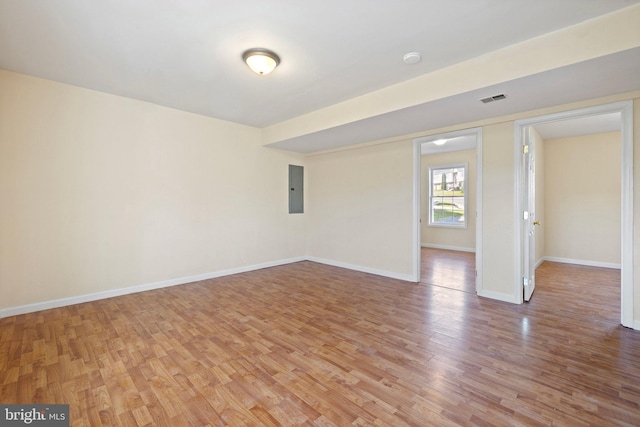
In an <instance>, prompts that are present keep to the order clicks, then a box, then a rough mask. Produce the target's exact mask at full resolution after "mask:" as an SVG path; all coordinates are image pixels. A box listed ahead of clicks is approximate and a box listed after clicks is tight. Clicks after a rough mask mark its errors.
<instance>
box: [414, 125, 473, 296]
mask: <svg viewBox="0 0 640 427" xmlns="http://www.w3.org/2000/svg"><path fill="white" fill-rule="evenodd" d="M466 135H475V137H476V174H475V179H476V205H475V206H474V207H471V206H467V208H468V209H475V214H476V247H475V249H476V267H475V269H476V293H477V294H478V295H482V293H483V287H482V128H481V127H477V128H470V129H462V130H457V131H453V132H445V133H439V134H434V135H429V136H422V137H418V138H414V140H413V274H412V276H413V280H414V281H415V282H419V281H420V264H421V257H420V249H421V247H422V246H421V244H422V242H421V234H422V229H421V227H420V220H421V218H422V206H421V205H422V203H420V200H421V199H420V196H421V194H422V188H423V183H422V152H421V146H422V144H423V143H425V142H430V141H434V140H436V139H449V138H456V137H459V136H466Z"/></svg>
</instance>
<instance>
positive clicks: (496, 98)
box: [480, 93, 507, 104]
mask: <svg viewBox="0 0 640 427" xmlns="http://www.w3.org/2000/svg"><path fill="white" fill-rule="evenodd" d="M506 97H507V95H505V94H504V93H501V94H499V95H493V96H488V97H486V98H482V99H481V100H480V101H482V103H483V104H488V103H489V102H493V101H500V100H501V99H505V98H506Z"/></svg>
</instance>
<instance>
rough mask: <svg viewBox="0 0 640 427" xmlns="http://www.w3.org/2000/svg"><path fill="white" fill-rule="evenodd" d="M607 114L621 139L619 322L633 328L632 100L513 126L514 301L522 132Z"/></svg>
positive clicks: (518, 292)
mask: <svg viewBox="0 0 640 427" xmlns="http://www.w3.org/2000/svg"><path fill="white" fill-rule="evenodd" d="M607 113H620V139H621V144H620V145H621V150H620V155H621V192H622V202H621V211H622V218H621V219H622V222H621V230H620V232H621V243H622V244H621V246H622V248H621V260H620V261H621V263H620V264H621V270H620V273H621V280H620V282H621V283H620V287H621V292H620V313H621V315H620V317H621V320H620V322H621V323H622V325H623V326H626V327H628V328H633V326H634V321H633V311H634V303H633V280H634V271H633V214H634V212H633V101H622V102H616V103H613V104H605V105H597V106H593V107H588V108H582V109H578V110H571V111H564V112H560V113H555V114H548V115H544V116H538V117H531V118H527V119H522V120H517V121H516V122H515V124H514V141H515V144H514V159H515V161H514V165H515V175H514V186H515V202H516V203H515V210H514V219H515V221H514V223H515V248H514V249H515V269H514V272H515V274H516V277H515V278H514V291H513V292H514V299H515V301H516V302H517V303H519V304H522V303H523V291H522V289H523V284H522V277H523V273H524V266H523V258H522V254H523V253H524V247H523V245H524V239H523V234H522V233H523V221H522V206H523V203H522V197H523V185H524V178H523V173H524V171H523V167H522V164H521V163H522V162H521V156H522V129H523V128H524V127H526V126H535V125H536V124H540V123H544V122H553V121H561V120H566V119H574V118H579V117H587V116H595V115H600V114H607Z"/></svg>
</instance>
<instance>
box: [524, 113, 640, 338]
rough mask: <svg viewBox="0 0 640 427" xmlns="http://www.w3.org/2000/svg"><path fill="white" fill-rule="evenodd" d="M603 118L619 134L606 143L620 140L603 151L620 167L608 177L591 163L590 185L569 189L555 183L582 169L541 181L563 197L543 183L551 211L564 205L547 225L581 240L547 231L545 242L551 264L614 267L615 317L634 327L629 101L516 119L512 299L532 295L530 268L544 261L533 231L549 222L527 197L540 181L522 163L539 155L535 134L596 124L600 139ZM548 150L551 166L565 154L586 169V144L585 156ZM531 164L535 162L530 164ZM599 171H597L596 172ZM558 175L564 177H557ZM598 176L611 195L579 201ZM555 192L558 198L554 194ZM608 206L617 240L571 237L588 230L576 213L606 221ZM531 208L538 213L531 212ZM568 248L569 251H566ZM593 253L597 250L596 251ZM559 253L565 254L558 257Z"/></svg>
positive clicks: (603, 193)
mask: <svg viewBox="0 0 640 427" xmlns="http://www.w3.org/2000/svg"><path fill="white" fill-rule="evenodd" d="M607 118H608V119H610V120H614V121H616V126H615V128H616V129H615V130H614V132H619V134H616V136H611V135H609V136H608V138H609V140H611V138H614V139H613V140H614V142H619V144H610V145H611V147H610V148H608V150H609V151H608V152H607V154H608V155H609V157H611V153H612V151H611V150H613V153H614V154H613V157H614V159H613V160H614V161H617V162H618V163H617V164H619V168H617V171H615V173H612V170H611V169H608V170H605V169H603V168H600V169H598V168H597V166H594V165H597V160H594V159H591V161H590V162H591V164H592V166H591V168H592V169H594V170H591V171H590V173H588V174H587V175H585V177H588V176H589V174H590V175H591V178H593V181H592V182H591V183H588V182H584V185H583V187H577V185H579V182H580V180H578V181H576V183H574V184H570V183H569V184H570V185H566V184H567V182H563V181H560V179H562V180H566V181H571V179H573V178H575V177H574V176H573V175H571V174H580V173H583V174H585V171H584V170H583V171H582V172H579V170H580V168H579V167H578V168H575V169H572V170H573V171H578V172H568V171H569V168H567V173H565V174H564V175H562V173H561V172H560V173H558V172H556V175H557V176H556V177H555V178H552V179H548V180H546V181H547V183H548V182H554V183H556V184H557V185H558V187H561V188H564V190H563V191H564V193H562V191H556V189H555V188H554V187H551V190H552V191H551V192H550V193H549V192H548V191H547V184H545V187H544V191H545V194H546V195H547V196H548V197H545V201H548V202H549V204H550V206H551V209H552V210H553V209H555V210H556V211H557V210H558V206H556V205H557V204H563V205H564V206H565V209H564V215H565V217H559V216H558V215H559V214H558V212H556V213H554V212H552V211H550V217H553V218H555V220H554V221H552V222H551V223H549V224H548V225H549V226H552V227H553V226H556V227H557V224H562V225H563V226H564V227H565V228H566V227H568V228H575V230H574V234H573V236H581V237H580V238H565V239H564V241H562V239H556V237H557V236H556V233H549V231H551V230H547V233H545V234H544V235H548V236H551V239H550V240H554V239H556V240H555V241H551V242H550V243H549V247H553V251H555V254H553V256H550V257H548V258H549V260H550V261H556V262H564V263H570V262H572V261H574V262H575V261H576V259H577V260H579V259H580V258H585V259H586V258H590V257H591V258H593V261H592V262H580V261H578V262H575V263H576V264H586V265H591V266H594V267H598V266H599V267H609V268H611V267H613V268H616V267H617V265H619V268H620V295H621V297H620V319H621V323H622V325H624V326H627V327H633V222H632V220H633V200H632V197H633V194H632V185H631V184H632V182H633V158H632V148H633V138H632V134H633V132H632V131H633V129H632V119H633V106H632V103H631V102H621V103H615V104H609V105H603V106H597V107H590V108H585V109H581V110H574V111H569V112H563V113H557V114H551V115H547V116H541V117H535V118H530V119H525V120H519V121H516V123H515V156H516V157H515V160H516V161H515V166H516V168H515V169H516V171H515V174H516V176H515V181H516V210H515V215H516V218H515V224H516V233H515V236H516V248H515V250H516V259H515V261H516V269H515V270H516V275H517V277H516V278H515V287H514V297H515V300H516V301H517V302H519V303H522V302H523V301H525V300H527V299H528V298H527V297H532V296H531V293H532V292H533V289H534V287H535V274H534V272H535V268H536V267H537V265H539V263H540V262H541V260H544V257H543V256H541V255H540V254H541V251H540V248H539V247H538V246H539V245H540V238H539V233H538V230H539V229H542V227H544V226H545V223H546V222H548V221H545V220H544V212H545V211H546V208H545V209H542V215H541V214H540V213H536V210H539V207H540V204H539V203H535V199H532V198H531V197H530V196H531V195H532V194H531V184H532V180H533V182H534V183H535V182H537V181H538V180H537V179H536V178H539V176H538V173H537V172H535V173H534V175H533V177H532V176H531V175H530V168H529V167H528V166H529V164H530V163H529V162H527V156H528V154H527V151H532V153H533V154H532V155H533V156H534V158H535V154H536V151H538V150H535V145H536V141H535V140H536V136H537V138H540V133H545V132H548V131H549V129H552V128H554V127H555V128H556V129H560V128H562V127H564V128H566V129H565V132H569V131H570V130H567V129H570V126H567V125H568V124H573V125H575V126H578V127H588V126H591V125H593V124H596V126H597V123H600V126H609V127H608V128H605V129H604V131H605V132H601V135H606V134H607V131H611V130H612V129H611V127H610V126H611V124H610V123H609V124H608V125H607V124H606V121H607V120H606V119H607ZM582 133H583V134H585V133H589V132H585V131H584V130H583V131H582ZM591 133H592V134H593V135H595V134H597V132H593V131H591ZM576 134H577V133H576ZM603 138H604V136H602V137H599V142H597V143H598V144H602V142H603V141H601V140H602V139H603ZM596 139H597V138H596ZM596 139H594V138H591V141H592V142H591V144H596V142H595V140H596ZM585 141H586V139H585ZM530 142H532V145H531V146H529V147H527V145H528V144H529V143H530ZM570 142H571V141H570V139H569V140H566V141H565V143H566V144H569V143H570ZM548 147H549V148H552V147H553V148H554V150H557V151H558V153H557V155H556V156H555V157H554V159H553V161H554V162H556V161H557V160H558V159H557V158H556V157H561V158H562V156H565V157H566V159H565V160H566V161H567V162H572V163H578V164H579V165H578V166H584V167H587V166H585V164H586V163H587V157H586V156H588V154H587V153H586V147H587V145H585V150H584V151H585V152H583V150H580V149H579V147H577V146H574V147H573V148H572V149H571V151H570V152H569V153H564V154H562V152H561V151H562V150H560V149H556V147H555V146H553V145H552V144H550V145H549V146H548ZM594 149H595V148H594ZM545 150H546V148H545ZM604 152H605V151H601V153H604ZM538 154H539V151H538ZM591 155H592V156H593V155H596V156H597V155H598V154H597V153H595V154H594V153H591ZM581 156H583V157H581ZM600 157H602V158H603V160H604V157H606V156H603V155H602V154H600ZM615 157H617V159H615ZM581 159H582V160H581ZM533 163H534V164H535V161H534V162H533ZM583 163H584V164H583ZM559 167H561V166H558V167H556V169H558V168H559ZM550 169H551V168H549V167H547V168H545V170H550ZM614 169H616V168H614ZM599 171H601V173H600V172H599ZM563 176H564V178H562V177H563ZM602 176H606V177H607V183H608V185H609V187H610V188H609V190H610V191H600V193H599V195H598V196H597V197H592V198H591V199H596V200H590V198H589V197H585V196H584V195H583V196H582V199H581V200H580V195H579V193H584V194H587V193H585V191H588V188H586V189H585V188H584V187H586V186H588V185H593V186H600V185H601V184H602V183H601V182H598V177H602ZM582 181H585V179H583V180H582ZM567 188H569V189H571V188H575V191H571V190H567ZM601 190H602V189H601ZM616 192H617V194H616ZM536 193H537V192H536V191H535V190H533V194H534V195H535V194H536ZM555 193H559V194H558V195H554V194H555ZM574 193H575V194H574ZM572 199H573V200H572ZM612 200H614V202H612ZM565 202H566V204H565ZM589 203H593V205H592V206H589ZM612 203H617V204H618V205H619V207H618V206H614V207H615V209H617V210H613V212H616V213H615V215H619V217H618V218H612V217H611V214H609V218H610V219H611V221H610V222H612V223H614V225H613V227H614V229H616V230H617V233H618V236H619V239H618V236H615V235H614V236H613V238H611V237H609V239H606V238H601V239H600V241H597V236H595V237H594V236H593V235H591V239H592V241H593V242H598V243H590V241H589V240H588V238H589V237H588V236H589V235H587V234H586V233H584V234H583V235H579V234H576V233H578V232H580V230H586V229H588V228H589V227H590V225H589V224H585V223H583V222H582V223H581V217H580V211H581V210H586V209H589V210H590V211H589V213H593V212H591V210H595V211H597V212H601V217H603V218H605V217H606V215H607V214H606V212H610V211H612V210H611V209H610V208H611V207H612V206H611V204H612ZM607 205H609V206H607ZM543 206H544V204H543ZM536 207H537V208H538V209H536ZM560 211H562V209H560ZM571 212H573V215H575V217H574V218H573V220H570V219H569V218H567V217H566V216H570V213H571ZM584 212H586V211H584ZM585 216H586V214H585ZM614 220H615V221H614ZM616 221H617V222H616ZM587 222H588V221H587ZM591 224H592V225H591V227H592V228H595V227H593V223H591ZM616 224H617V225H616ZM598 226H601V227H599V228H601V229H605V230H606V224H598ZM611 227H612V226H611V224H609V231H608V233H609V236H611V234H610V233H616V231H611ZM615 227H617V228H615ZM558 230H559V232H565V231H566V232H567V233H569V232H570V231H571V230H562V229H558ZM590 231H593V230H590ZM591 234H593V233H591ZM569 235H570V234H567V236H569ZM593 239H596V240H593ZM605 243H606V244H608V245H610V246H611V245H613V247H612V248H609V249H608V250H607V249H605V250H603V251H600V253H601V254H602V255H590V254H589V253H588V252H586V250H587V249H594V248H593V246H602V245H604V244H605ZM543 245H544V241H543ZM572 245H573V248H571V247H570V246H572ZM587 246H592V248H587ZM616 246H617V247H616ZM595 249H596V250H597V249H601V248H595ZM616 249H617V251H616ZM563 251H564V252H563ZM616 252H617V253H616ZM563 253H564V254H569V255H565V256H562V254H563ZM559 254H560V255H559ZM570 254H574V255H570ZM576 254H578V255H576ZM585 254H586V255H585ZM608 257H609V258H608ZM617 260H619V263H618V262H617ZM532 298H535V296H533V297H532Z"/></svg>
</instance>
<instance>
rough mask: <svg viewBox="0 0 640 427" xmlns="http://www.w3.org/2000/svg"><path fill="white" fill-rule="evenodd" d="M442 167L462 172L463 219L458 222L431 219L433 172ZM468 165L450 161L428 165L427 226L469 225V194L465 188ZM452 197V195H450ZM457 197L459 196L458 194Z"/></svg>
mask: <svg viewBox="0 0 640 427" xmlns="http://www.w3.org/2000/svg"><path fill="white" fill-rule="evenodd" d="M443 169H462V170H463V174H464V181H463V182H464V184H463V190H464V194H463V196H462V197H463V198H464V221H460V222H451V223H444V222H434V219H433V216H434V215H433V200H434V197H438V196H434V194H433V192H434V185H433V184H434V183H433V176H434V172H436V171H439V170H443ZM468 172H469V166H468V164H467V163H450V164H442V165H433V166H429V169H428V174H427V187H428V188H429V192H428V194H427V225H428V226H429V227H437V228H455V229H467V228H468V227H469V220H468V216H469V194H468V192H467V189H469V188H470V187H469V175H468ZM451 197H454V196H451ZM458 197H459V196H458Z"/></svg>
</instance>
